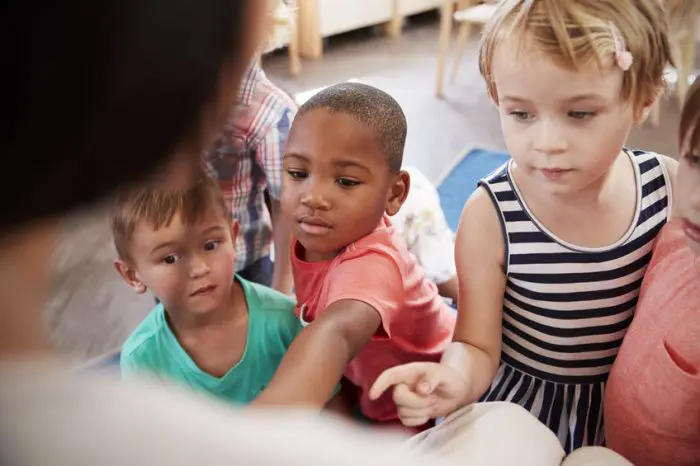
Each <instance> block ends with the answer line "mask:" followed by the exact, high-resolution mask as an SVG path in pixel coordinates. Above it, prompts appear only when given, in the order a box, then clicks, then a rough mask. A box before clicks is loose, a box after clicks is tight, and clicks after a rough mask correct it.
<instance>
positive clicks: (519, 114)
mask: <svg viewBox="0 0 700 466" xmlns="http://www.w3.org/2000/svg"><path fill="white" fill-rule="evenodd" d="M508 115H510V116H512V117H514V118H515V119H516V120H518V121H529V120H532V119H533V118H534V115H533V114H532V113H530V112H523V111H520V110H514V111H512V112H509V113H508Z"/></svg>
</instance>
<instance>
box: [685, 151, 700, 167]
mask: <svg viewBox="0 0 700 466" xmlns="http://www.w3.org/2000/svg"><path fill="white" fill-rule="evenodd" d="M685 158H686V159H687V160H688V163H689V164H690V165H698V164H700V155H698V154H687V155H686V156H685Z"/></svg>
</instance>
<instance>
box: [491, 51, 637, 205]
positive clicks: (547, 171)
mask: <svg viewBox="0 0 700 466" xmlns="http://www.w3.org/2000/svg"><path fill="white" fill-rule="evenodd" d="M493 76H494V83H495V85H496V92H497V95H498V108H499V111H500V115H501V126H502V128H503V134H504V136H505V142H506V146H507V147H508V151H509V152H510V154H511V156H512V157H513V160H514V161H515V163H516V165H517V167H518V170H519V172H520V173H521V174H522V176H527V177H531V178H534V179H535V180H536V183H537V184H538V185H539V186H541V187H542V189H545V190H547V191H548V192H550V193H551V194H557V195H575V194H576V193H577V192H579V191H581V190H584V189H586V188H587V187H588V186H590V185H592V184H594V183H596V181H598V180H600V179H601V177H603V176H604V175H605V174H606V173H607V172H608V170H609V169H610V167H611V166H612V164H613V162H614V161H615V160H616V159H617V157H618V156H619V154H620V151H621V150H622V147H623V146H624V144H625V141H626V140H627V137H628V135H629V133H630V130H631V129H632V127H633V126H634V123H635V115H634V111H633V106H632V104H631V103H630V102H625V101H623V100H622V99H621V98H620V94H621V90H622V80H623V72H622V70H621V69H620V68H619V67H616V66H613V65H612V64H611V65H610V66H608V67H606V68H604V69H599V68H598V67H596V66H593V65H591V66H589V67H586V68H583V69H580V70H569V69H565V68H562V67H560V66H559V65H557V64H556V63H555V62H554V61H553V60H552V58H551V57H549V56H547V55H546V54H544V53H543V52H541V51H539V50H537V49H535V48H534V47H531V46H526V47H524V48H522V49H520V47H519V44H518V42H516V41H515V40H505V41H504V42H503V43H502V44H500V45H499V46H498V48H497V49H496V51H495V55H494V61H493Z"/></svg>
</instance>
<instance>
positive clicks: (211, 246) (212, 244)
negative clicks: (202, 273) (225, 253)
mask: <svg viewBox="0 0 700 466" xmlns="http://www.w3.org/2000/svg"><path fill="white" fill-rule="evenodd" d="M218 247H219V242H218V241H209V242H208V243H207V244H205V245H204V250H205V251H213V250H215V249H217V248H218Z"/></svg>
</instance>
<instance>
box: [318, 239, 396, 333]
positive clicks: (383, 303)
mask: <svg viewBox="0 0 700 466" xmlns="http://www.w3.org/2000/svg"><path fill="white" fill-rule="evenodd" d="M327 280H328V283H329V285H328V293H327V300H326V303H327V306H330V305H331V304H333V303H334V302H337V301H341V300H345V299H352V300H355V301H361V302H363V303H366V304H368V305H369V306H371V307H372V308H374V310H376V311H377V312H378V313H379V316H380V317H381V319H382V328H383V332H382V333H383V335H384V336H388V337H391V328H392V326H393V325H392V324H393V322H394V320H395V319H396V317H397V316H398V315H399V312H398V311H399V310H400V308H401V303H402V300H403V294H404V283H403V278H402V274H401V271H400V269H399V267H398V265H397V264H396V262H395V261H394V260H393V259H392V258H391V257H389V256H388V255H384V254H381V253H380V252H377V251H369V252H367V253H366V254H365V255H362V256H360V257H356V258H353V259H350V260H347V261H345V262H342V263H340V264H339V265H338V266H336V267H335V268H334V269H333V270H332V271H331V272H330V273H329V275H328V278H327Z"/></svg>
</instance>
